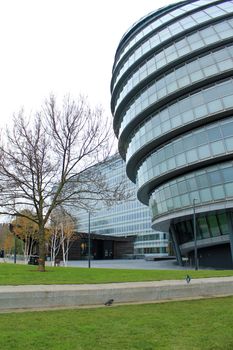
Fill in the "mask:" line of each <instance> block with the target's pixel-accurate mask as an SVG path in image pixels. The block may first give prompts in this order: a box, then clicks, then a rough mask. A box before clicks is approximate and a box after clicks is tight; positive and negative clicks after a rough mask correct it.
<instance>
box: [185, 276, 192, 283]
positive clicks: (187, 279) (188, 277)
mask: <svg viewBox="0 0 233 350" xmlns="http://www.w3.org/2000/svg"><path fill="white" fill-rule="evenodd" d="M185 279H186V282H187V283H189V282H190V281H191V277H190V276H189V275H187V276H186V277H185Z"/></svg>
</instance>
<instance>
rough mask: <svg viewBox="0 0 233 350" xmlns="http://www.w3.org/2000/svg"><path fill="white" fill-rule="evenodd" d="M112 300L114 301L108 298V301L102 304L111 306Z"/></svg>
mask: <svg viewBox="0 0 233 350" xmlns="http://www.w3.org/2000/svg"><path fill="white" fill-rule="evenodd" d="M113 302H114V299H109V300H108V301H106V303H104V305H105V306H111V305H112V303H113Z"/></svg>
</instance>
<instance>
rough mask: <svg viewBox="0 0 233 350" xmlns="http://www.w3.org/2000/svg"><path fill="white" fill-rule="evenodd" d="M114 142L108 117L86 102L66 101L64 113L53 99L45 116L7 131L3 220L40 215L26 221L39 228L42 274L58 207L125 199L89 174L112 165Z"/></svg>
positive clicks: (0, 171) (2, 160) (0, 173)
mask: <svg viewBox="0 0 233 350" xmlns="http://www.w3.org/2000/svg"><path fill="white" fill-rule="evenodd" d="M112 140H113V134H112V128H111V124H110V123H109V122H108V120H107V119H106V118H105V117H104V115H103V111H102V110H101V109H100V108H95V109H91V108H90V106H89V105H88V103H87V101H86V99H84V98H82V97H80V98H79V99H78V101H77V102H76V101H74V100H71V99H70V98H69V97H67V98H65V99H64V101H63V104H62V106H61V107H59V106H58V104H57V102H56V100H55V97H54V96H50V98H49V99H48V100H47V101H46V102H45V105H44V106H43V108H42V109H41V111H40V112H38V113H35V114H34V115H33V116H32V117H31V118H26V117H25V115H24V113H23V112H20V113H19V114H18V115H16V116H14V120H13V127H12V129H11V130H10V129H7V130H6V134H5V135H4V137H3V138H2V142H1V144H0V206H1V208H2V209H1V212H0V214H4V215H6V214H8V215H13V216H15V215H16V216H17V217H20V216H22V213H21V211H22V208H29V210H30V211H35V214H36V216H35V217H33V218H32V217H30V216H27V215H25V214H24V215H23V216H24V217H27V218H28V219H29V220H32V221H33V222H34V223H35V224H37V225H38V242H39V256H40V259H39V268H38V270H39V271H45V254H46V237H45V227H46V225H47V224H48V222H49V218H50V215H51V213H52V211H53V210H54V209H55V208H56V207H57V206H60V205H62V204H63V203H67V204H68V203H72V205H73V206H74V205H76V206H78V207H82V208H83V207H85V208H86V207H87V206H88V200H89V199H95V200H99V199H100V200H104V201H106V202H109V203H110V202H111V201H115V200H119V199H123V198H124V196H125V194H126V193H125V188H124V184H122V186H118V187H117V188H116V187H110V186H109V185H108V183H107V181H106V179H105V178H104V176H103V175H102V174H101V172H96V173H95V176H93V173H92V172H88V171H86V170H87V169H90V168H91V167H92V166H93V165H94V164H97V163H98V162H100V161H101V162H105V161H107V159H108V157H109V154H110V151H111V144H112ZM84 172H85V176H83V177H82V176H79V175H81V174H82V173H84ZM77 174H79V175H77ZM70 184H72V185H70ZM74 184H75V185H74Z"/></svg>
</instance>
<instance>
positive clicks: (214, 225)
mask: <svg viewBox="0 0 233 350" xmlns="http://www.w3.org/2000/svg"><path fill="white" fill-rule="evenodd" d="M207 221H208V223H209V227H210V231H211V236H213V237H216V236H220V235H221V232H220V229H219V226H218V221H217V218H216V216H215V215H209V216H207Z"/></svg>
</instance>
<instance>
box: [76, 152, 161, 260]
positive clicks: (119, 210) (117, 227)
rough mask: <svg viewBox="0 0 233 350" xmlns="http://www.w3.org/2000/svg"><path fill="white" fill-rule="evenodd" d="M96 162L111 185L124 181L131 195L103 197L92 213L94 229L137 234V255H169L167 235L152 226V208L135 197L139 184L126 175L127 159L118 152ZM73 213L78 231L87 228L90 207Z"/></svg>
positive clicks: (91, 225)
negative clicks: (114, 199) (114, 198)
mask: <svg viewBox="0 0 233 350" xmlns="http://www.w3.org/2000/svg"><path fill="white" fill-rule="evenodd" d="M97 166H98V168H99V167H100V169H101V173H102V174H103V176H105V177H106V179H107V181H108V183H109V186H116V185H119V184H120V183H121V182H122V181H124V182H126V185H127V191H129V192H130V193H131V194H132V195H131V197H130V199H129V200H124V201H122V202H119V203H116V204H113V205H111V206H107V205H105V204H104V203H102V202H101V201H100V202H99V203H98V205H97V206H96V210H94V211H92V212H91V213H90V230H91V233H96V234H102V235H110V236H118V237H127V236H135V245H134V253H135V255H145V254H153V255H155V256H156V255H158V256H161V255H162V256H163V255H164V256H166V255H168V252H167V249H168V237H167V236H168V235H167V234H166V233H162V232H156V233H155V231H154V230H152V228H151V215H150V210H149V208H148V207H147V206H145V205H143V204H142V203H140V202H139V201H138V199H137V198H136V187H135V185H134V184H133V183H132V182H131V181H129V180H128V179H127V177H126V174H125V166H124V162H123V160H122V159H121V158H120V156H119V155H116V156H114V157H112V159H111V160H110V161H109V162H108V163H106V164H99V165H97ZM69 210H70V209H69ZM72 214H73V215H74V216H75V217H76V218H77V222H78V231H80V232H88V219H89V218H88V213H87V211H85V210H81V209H80V210H78V211H77V210H75V211H74V212H73V213H72ZM148 237H150V239H148Z"/></svg>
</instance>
